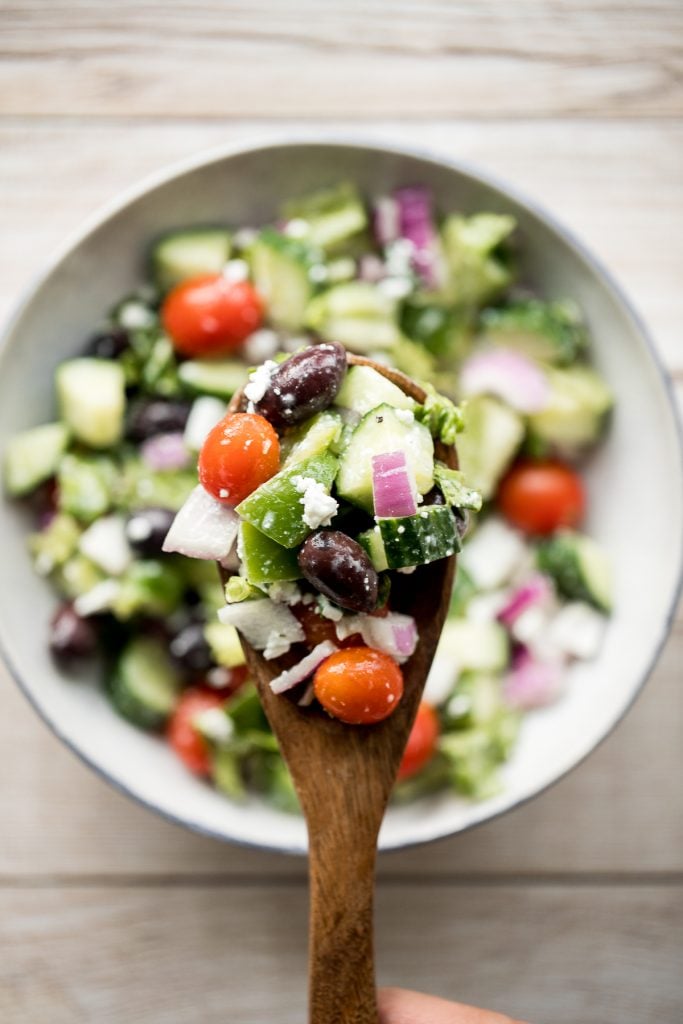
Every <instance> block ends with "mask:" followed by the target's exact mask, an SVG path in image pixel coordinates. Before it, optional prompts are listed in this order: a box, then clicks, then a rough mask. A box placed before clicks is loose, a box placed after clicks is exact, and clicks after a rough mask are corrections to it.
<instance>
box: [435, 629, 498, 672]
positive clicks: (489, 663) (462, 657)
mask: <svg viewBox="0 0 683 1024" xmlns="http://www.w3.org/2000/svg"><path fill="white" fill-rule="evenodd" d="M439 653H445V654H448V656H449V657H450V658H452V660H453V662H454V663H455V664H456V665H457V666H458V669H459V670H460V671H461V672H466V671H473V672H502V671H503V669H504V668H506V666H507V663H508V660H509V657H510V644H509V641H508V636H507V633H506V632H505V629H504V628H503V627H502V626H501V625H500V623H498V622H475V621H470V620H468V619H448V620H447V621H446V624H445V626H444V628H443V632H442V634H441V639H440V640H439Z"/></svg>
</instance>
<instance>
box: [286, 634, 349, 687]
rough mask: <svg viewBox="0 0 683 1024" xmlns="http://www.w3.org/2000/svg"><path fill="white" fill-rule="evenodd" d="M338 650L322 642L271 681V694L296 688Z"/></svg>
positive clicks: (330, 644)
mask: <svg viewBox="0 0 683 1024" xmlns="http://www.w3.org/2000/svg"><path fill="white" fill-rule="evenodd" d="M338 649H339V648H338V647H337V646H336V645H335V644H333V643H332V641H331V640H323V642H322V643H321V644H318V645H317V646H316V647H314V648H313V650H312V651H310V653H309V654H307V655H306V657H305V658H302V659H301V661H298V662H297V663H296V665H292V667H291V668H288V669H287V670H286V671H285V672H281V673H280V675H279V676H276V677H275V679H271V681H270V688H271V690H272V691H273V693H278V694H279V693H286V692H287V690H291V689H293V688H294V687H295V686H298V685H299V683H303V681H304V679H308V677H309V676H310V675H312V674H313V673H314V672H315V670H316V669H317V667H318V665H320V664H321V662H323V661H325V659H326V658H329V656H330V655H331V654H334V652H335V651H336V650H338Z"/></svg>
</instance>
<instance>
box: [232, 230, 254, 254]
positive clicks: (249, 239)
mask: <svg viewBox="0 0 683 1024" xmlns="http://www.w3.org/2000/svg"><path fill="white" fill-rule="evenodd" d="M257 238H258V231H257V230H256V228H240V229H239V231H236V232H235V234H234V235H233V237H232V240H233V242H234V245H235V248H236V249H248V248H249V246H250V245H253V243H254V242H255V241H256V239H257Z"/></svg>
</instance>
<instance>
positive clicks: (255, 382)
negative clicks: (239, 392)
mask: <svg viewBox="0 0 683 1024" xmlns="http://www.w3.org/2000/svg"><path fill="white" fill-rule="evenodd" d="M276 370H277V363H276V362H274V360H272V359H266V361H265V363H263V364H262V365H261V366H257V368H256V369H255V370H253V371H252V372H251V373H250V374H249V382H248V384H246V386H245V388H244V395H245V397H246V398H247V399H248V400H249V401H250V402H260V401H261V399H262V398H263V396H264V395H265V393H266V391H267V390H268V386H269V384H270V378H271V377H272V376H273V374H274V373H275V371H276Z"/></svg>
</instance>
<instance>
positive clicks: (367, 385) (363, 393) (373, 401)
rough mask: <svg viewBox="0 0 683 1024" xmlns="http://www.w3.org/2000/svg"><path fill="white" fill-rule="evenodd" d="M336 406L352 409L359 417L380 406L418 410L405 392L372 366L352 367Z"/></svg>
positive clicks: (340, 390)
mask: <svg viewBox="0 0 683 1024" xmlns="http://www.w3.org/2000/svg"><path fill="white" fill-rule="evenodd" d="M334 404H335V405H338V406H339V407H340V408H342V409H351V410H352V411H353V412H357V413H358V415H359V416H364V415H365V414H366V412H370V410H371V409H376V408H377V406H378V405H391V406H393V408H394V409H412V410H414V409H415V408H416V402H415V401H414V400H413V399H412V398H410V397H409V395H406V393H405V391H402V390H401V388H400V387H399V386H398V385H397V384H394V383H392V381H390V380H387V378H386V377H384V376H383V375H382V374H381V373H378V371H377V370H373V368H372V367H371V366H352V367H350V369H349V371H348V373H347V374H346V377H345V378H344V381H343V383H342V386H341V388H340V389H339V393H338V394H337V397H336V398H335V400H334Z"/></svg>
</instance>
